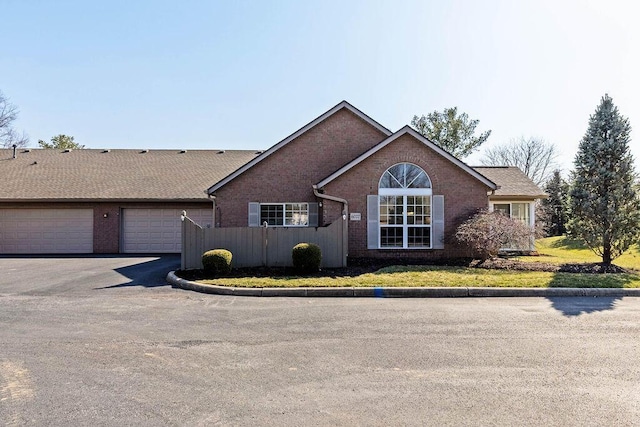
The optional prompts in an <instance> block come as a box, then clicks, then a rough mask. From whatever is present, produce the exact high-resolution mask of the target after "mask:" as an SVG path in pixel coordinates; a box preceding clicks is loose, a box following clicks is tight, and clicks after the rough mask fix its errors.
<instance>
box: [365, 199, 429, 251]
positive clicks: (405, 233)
mask: <svg viewBox="0 0 640 427" xmlns="http://www.w3.org/2000/svg"><path fill="white" fill-rule="evenodd" d="M380 196H400V197H402V218H403V221H402V224H400V225H389V224H382V220H381V218H382V213H381V212H380ZM408 196H422V197H428V198H429V224H420V225H416V224H409V223H408V221H407V217H408V212H407V197H408ZM431 196H432V192H431V189H426V188H380V189H378V227H379V228H380V233H379V235H378V248H379V249H408V250H413V249H431V248H432V247H433V227H432V225H433V212H432V209H433V200H432V197H431ZM383 228H402V246H382V229H383ZM409 228H428V229H429V246H409Z"/></svg>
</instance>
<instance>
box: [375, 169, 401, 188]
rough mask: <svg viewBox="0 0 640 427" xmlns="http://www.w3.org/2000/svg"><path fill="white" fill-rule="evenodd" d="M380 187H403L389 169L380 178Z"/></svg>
mask: <svg viewBox="0 0 640 427" xmlns="http://www.w3.org/2000/svg"><path fill="white" fill-rule="evenodd" d="M380 188H402V185H400V183H399V182H398V180H397V179H396V178H394V177H393V176H392V175H391V174H390V173H389V171H386V172H385V173H384V174H383V175H382V178H381V179H380Z"/></svg>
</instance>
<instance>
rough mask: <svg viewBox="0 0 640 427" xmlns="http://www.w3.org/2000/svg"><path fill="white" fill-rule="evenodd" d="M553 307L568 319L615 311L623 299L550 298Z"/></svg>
mask: <svg viewBox="0 0 640 427" xmlns="http://www.w3.org/2000/svg"><path fill="white" fill-rule="evenodd" d="M547 299H548V300H549V301H551V305H552V306H553V308H555V309H556V310H558V311H560V312H561V313H562V314H563V315H565V316H567V317H572V316H579V315H581V314H590V313H595V312H599V311H605V310H613V309H614V308H615V307H616V303H617V302H618V300H621V299H622V297H548V298H547Z"/></svg>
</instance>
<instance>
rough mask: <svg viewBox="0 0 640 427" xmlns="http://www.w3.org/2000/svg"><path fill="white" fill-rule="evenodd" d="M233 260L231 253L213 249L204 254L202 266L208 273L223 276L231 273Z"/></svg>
mask: <svg viewBox="0 0 640 427" xmlns="http://www.w3.org/2000/svg"><path fill="white" fill-rule="evenodd" d="M232 258H233V255H232V254H231V252H230V251H228V250H226V249H212V250H210V251H207V252H205V253H204V254H202V266H203V267H204V270H205V271H206V272H208V273H211V274H214V275H216V276H221V275H223V274H228V273H229V272H230V271H231V259H232Z"/></svg>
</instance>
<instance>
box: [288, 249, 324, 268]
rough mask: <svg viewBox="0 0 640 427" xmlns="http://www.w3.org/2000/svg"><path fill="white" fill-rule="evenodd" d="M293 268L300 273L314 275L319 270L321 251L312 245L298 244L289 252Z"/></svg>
mask: <svg viewBox="0 0 640 427" xmlns="http://www.w3.org/2000/svg"><path fill="white" fill-rule="evenodd" d="M291 258H292V259H293V266H294V267H295V268H296V269H297V270H298V271H300V272H302V273H314V272H316V271H319V270H320V262H321V261H322V251H321V250H320V246H318V245H316V244H313V243H298V244H297V245H295V246H294V247H293V251H291Z"/></svg>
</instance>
